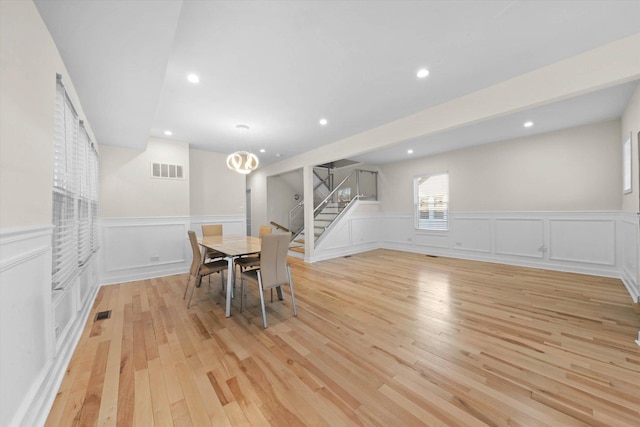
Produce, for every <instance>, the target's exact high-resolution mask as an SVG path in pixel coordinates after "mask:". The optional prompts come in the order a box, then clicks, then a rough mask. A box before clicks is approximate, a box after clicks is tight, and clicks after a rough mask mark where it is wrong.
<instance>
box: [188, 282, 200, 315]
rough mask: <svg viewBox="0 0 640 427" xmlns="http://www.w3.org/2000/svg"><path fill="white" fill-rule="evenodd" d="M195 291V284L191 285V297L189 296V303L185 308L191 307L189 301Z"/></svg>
mask: <svg viewBox="0 0 640 427" xmlns="http://www.w3.org/2000/svg"><path fill="white" fill-rule="evenodd" d="M197 280H198V279H197V278H196V282H197ZM195 290H196V284H195V283H194V284H193V287H192V288H191V295H189V302H188V303H187V308H190V307H191V299H192V298H193V292H194V291H195Z"/></svg>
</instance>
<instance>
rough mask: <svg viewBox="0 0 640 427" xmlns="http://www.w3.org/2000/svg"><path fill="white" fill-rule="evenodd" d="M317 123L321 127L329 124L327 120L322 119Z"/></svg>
mask: <svg viewBox="0 0 640 427" xmlns="http://www.w3.org/2000/svg"><path fill="white" fill-rule="evenodd" d="M318 123H320V124H321V125H322V126H326V125H327V123H329V122H328V121H327V119H325V118H322V119H320V121H319V122H318Z"/></svg>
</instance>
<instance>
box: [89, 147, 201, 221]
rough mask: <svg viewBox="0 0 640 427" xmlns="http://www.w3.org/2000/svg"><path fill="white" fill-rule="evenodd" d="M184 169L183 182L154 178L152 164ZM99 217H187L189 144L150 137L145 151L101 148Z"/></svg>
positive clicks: (180, 180)
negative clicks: (171, 165)
mask: <svg viewBox="0 0 640 427" xmlns="http://www.w3.org/2000/svg"><path fill="white" fill-rule="evenodd" d="M154 162H156V163H170V164H178V165H182V166H183V167H184V173H185V177H184V179H167V178H154V177H152V176H151V164H152V163H154ZM99 197H100V200H99V202H100V214H99V215H100V218H123V217H157V216H186V215H189V145H188V144H187V143H185V142H180V141H169V140H164V139H158V138H151V139H150V140H149V142H148V144H147V147H146V149H145V150H144V151H140V150H132V149H129V148H121V147H113V146H108V145H101V146H100V193H99Z"/></svg>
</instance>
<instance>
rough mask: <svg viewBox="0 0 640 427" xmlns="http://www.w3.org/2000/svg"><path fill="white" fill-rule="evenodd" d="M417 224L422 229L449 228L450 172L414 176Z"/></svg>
mask: <svg viewBox="0 0 640 427" xmlns="http://www.w3.org/2000/svg"><path fill="white" fill-rule="evenodd" d="M414 194H415V197H414V203H415V212H414V215H415V224H416V228H417V229H420V230H441V231H446V230H448V229H449V174H448V173H441V174H437V175H423V176H418V177H416V178H414Z"/></svg>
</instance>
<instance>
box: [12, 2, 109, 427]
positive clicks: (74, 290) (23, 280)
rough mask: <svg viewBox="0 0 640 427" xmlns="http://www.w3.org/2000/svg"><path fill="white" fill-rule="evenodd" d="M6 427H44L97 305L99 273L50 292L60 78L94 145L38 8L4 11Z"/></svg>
mask: <svg viewBox="0 0 640 427" xmlns="http://www.w3.org/2000/svg"><path fill="white" fill-rule="evenodd" d="M0 41H1V42H0V328H1V331H0V425H2V426H14V425H15V426H18V425H25V426H36V425H40V424H43V423H44V419H45V417H46V416H47V414H48V410H49V407H50V405H51V404H52V402H53V399H54V398H55V394H56V392H57V390H58V387H59V385H60V381H61V380H62V377H63V375H64V372H65V368H66V365H67V363H68V361H69V359H70V358H71V354H72V352H73V350H74V348H75V343H76V342H77V339H78V338H79V336H80V333H81V331H82V327H83V326H84V322H85V320H86V316H87V314H88V311H89V308H90V307H91V303H92V301H93V298H94V296H95V292H96V289H97V287H96V283H97V278H96V277H95V265H94V264H90V265H89V266H88V267H87V268H86V269H85V270H84V271H83V272H82V274H81V275H80V276H79V277H78V278H76V279H75V280H74V281H73V282H72V283H71V284H70V285H69V286H68V287H67V288H66V289H65V290H64V291H55V292H53V291H52V290H51V233H52V229H53V227H52V225H51V207H52V189H53V183H52V170H53V169H52V167H53V120H54V106H55V92H56V74H61V75H62V78H63V81H64V83H65V87H66V89H67V91H68V93H69V96H70V98H71V99H72V102H73V104H74V106H75V108H76V110H77V111H78V114H79V116H80V118H81V119H82V120H84V121H85V125H86V126H87V130H88V132H89V134H90V136H91V138H92V139H93V135H92V133H91V129H90V127H89V125H90V123H89V122H88V121H86V117H85V115H84V112H83V111H82V106H81V104H80V102H79V101H78V98H77V96H76V93H75V90H74V88H73V82H72V81H71V79H70V77H69V75H68V73H67V71H66V69H65V67H64V64H63V63H62V59H61V58H60V55H59V53H58V51H57V49H56V46H55V44H54V42H53V40H52V38H51V36H50V35H49V32H48V31H47V28H46V26H45V25H44V23H43V22H42V19H41V18H40V15H39V14H38V11H37V9H36V7H35V5H34V4H33V3H32V2H31V1H28V0H24V1H22V0H21V1H10V0H9V1H6V0H5V1H2V2H0Z"/></svg>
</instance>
